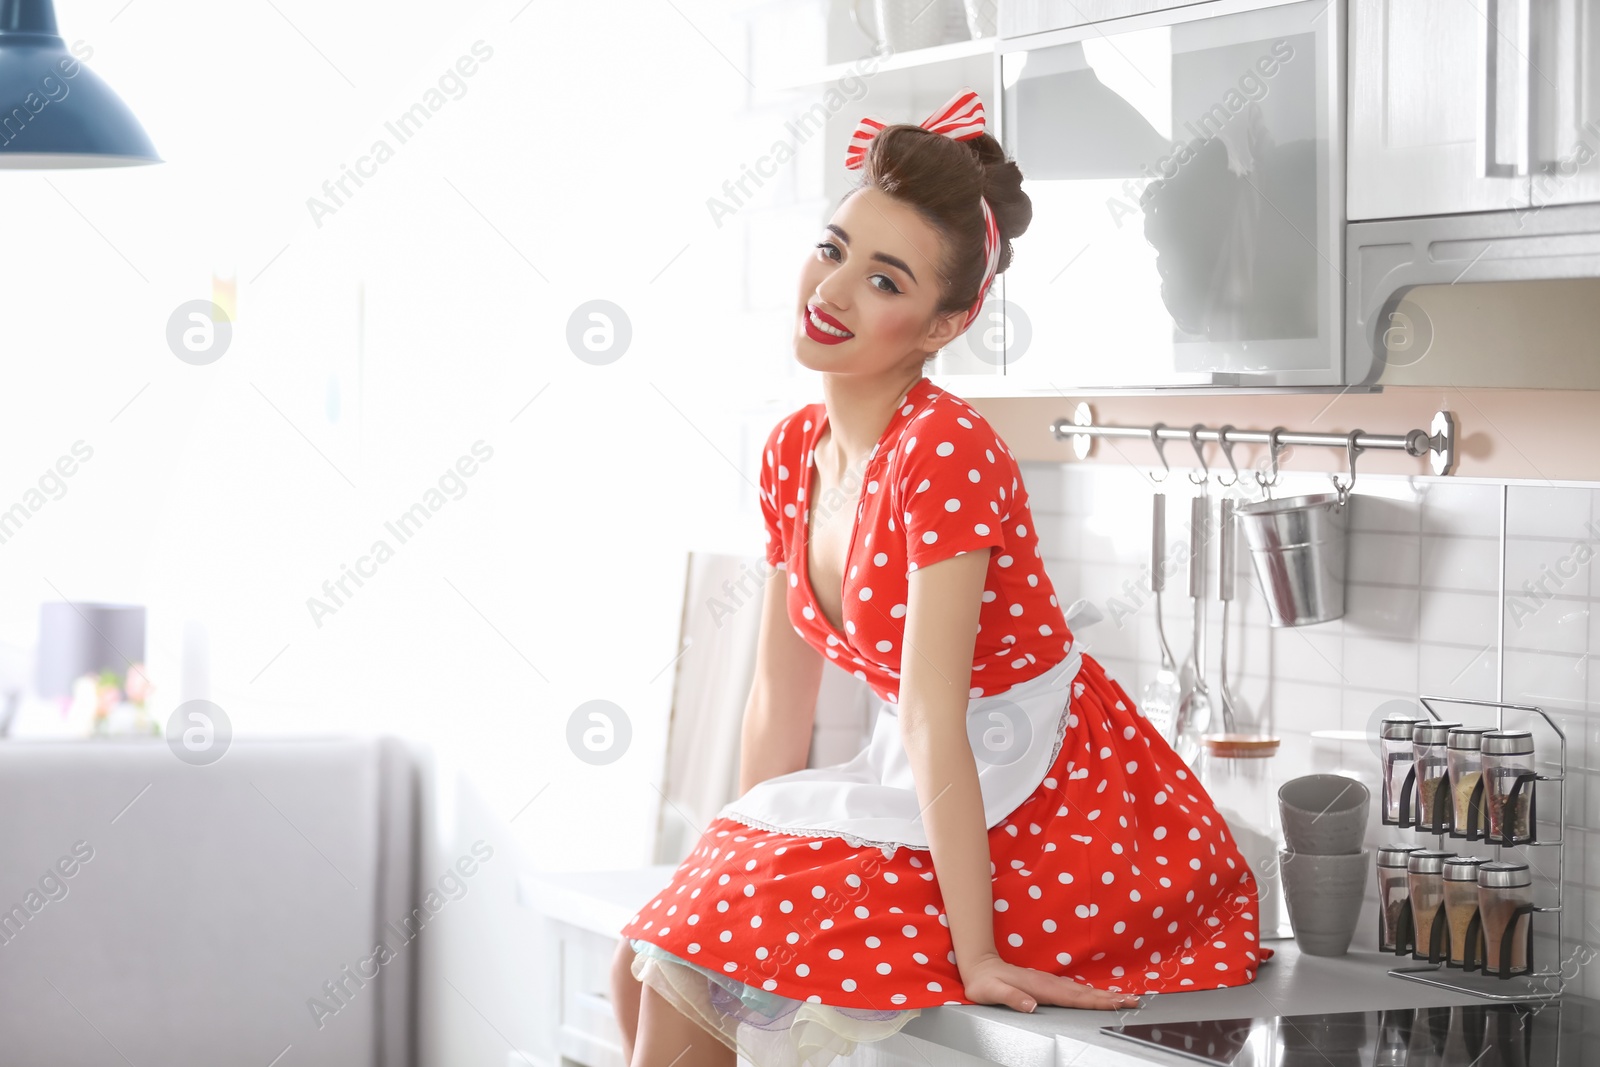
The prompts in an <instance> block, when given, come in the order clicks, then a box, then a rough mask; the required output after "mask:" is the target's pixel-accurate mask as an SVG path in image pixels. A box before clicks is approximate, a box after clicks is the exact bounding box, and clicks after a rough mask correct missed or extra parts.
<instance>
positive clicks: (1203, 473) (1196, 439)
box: [1173, 422, 1211, 737]
mask: <svg viewBox="0 0 1600 1067" xmlns="http://www.w3.org/2000/svg"><path fill="white" fill-rule="evenodd" d="M1204 425H1205V424H1204V423H1199V422H1197V423H1195V424H1194V425H1193V426H1191V427H1189V447H1191V448H1193V449H1194V454H1195V458H1196V459H1198V460H1199V462H1200V477H1199V478H1196V477H1195V472H1194V471H1189V473H1188V477H1189V480H1190V481H1191V482H1193V483H1194V484H1196V485H1198V486H1199V487H1200V491H1201V492H1202V493H1203V492H1205V487H1206V483H1207V482H1208V481H1210V479H1211V468H1209V467H1207V466H1206V456H1205V452H1204V446H1203V445H1201V444H1200V430H1201V428H1202V427H1203V426H1204ZM1189 550H1190V552H1191V556H1190V559H1191V560H1192V559H1193V555H1192V553H1193V551H1194V537H1193V527H1192V524H1191V531H1190V538H1189ZM1191 566H1193V564H1191ZM1195 655H1196V653H1195V650H1194V646H1193V645H1191V646H1190V647H1189V652H1188V655H1186V656H1184V657H1183V662H1182V663H1180V664H1179V665H1178V707H1180V708H1181V707H1182V706H1183V705H1184V703H1185V701H1187V700H1188V695H1189V693H1190V692H1191V691H1193V689H1194V672H1195V668H1194V663H1195ZM1173 736H1174V737H1176V736H1177V722H1176V721H1174V722H1173Z"/></svg>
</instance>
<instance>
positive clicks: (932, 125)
mask: <svg viewBox="0 0 1600 1067" xmlns="http://www.w3.org/2000/svg"><path fill="white" fill-rule="evenodd" d="M920 125H921V126H922V128H923V129H925V130H928V131H929V132H931V133H937V134H940V135H942V136H944V137H948V138H950V139H951V140H954V141H970V140H971V139H972V138H974V137H977V136H978V135H979V134H981V133H983V132H984V118H983V101H981V100H979V99H978V94H977V93H976V92H974V91H973V90H972V88H971V87H970V86H965V87H963V88H962V89H961V91H960V92H958V93H956V95H954V96H952V97H951V98H950V99H949V100H948V101H947V102H946V103H945V104H944V106H942V107H940V108H938V109H937V110H935V111H934V113H933V114H931V115H929V116H928V117H927V118H925V119H923V120H922V122H921V123H920ZM884 126H885V123H884V122H883V121H881V120H879V119H874V118H863V119H862V120H861V121H860V122H859V123H857V124H856V129H855V132H854V133H852V134H851V135H850V147H849V148H847V149H846V150H845V157H844V165H845V169H846V170H860V169H861V168H862V167H863V166H865V165H866V162H867V147H868V145H869V144H871V142H872V139H873V138H874V137H876V136H878V131H880V130H882V129H883V128H884ZM978 206H979V207H980V208H982V210H983V284H981V285H979V286H978V298H977V299H976V300H974V301H973V302H972V306H971V307H970V308H968V309H967V318H966V321H965V322H963V323H962V324H961V328H962V329H966V328H967V327H968V326H971V325H972V320H974V319H976V318H977V317H978V309H979V308H981V307H982V306H983V298H984V296H985V295H986V294H987V293H988V292H989V283H990V282H992V281H994V274H995V270H996V269H997V268H998V267H999V266H1000V227H999V226H998V225H997V224H996V223H995V220H994V212H993V211H992V210H990V208H989V201H988V200H987V199H985V198H984V197H981V196H980V197H978Z"/></svg>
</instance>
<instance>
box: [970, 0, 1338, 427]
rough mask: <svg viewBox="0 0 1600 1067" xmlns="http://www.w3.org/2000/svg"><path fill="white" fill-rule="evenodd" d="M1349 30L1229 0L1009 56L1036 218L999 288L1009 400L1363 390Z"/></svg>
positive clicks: (1004, 108) (1006, 102) (1017, 144)
mask: <svg viewBox="0 0 1600 1067" xmlns="http://www.w3.org/2000/svg"><path fill="white" fill-rule="evenodd" d="M1343 25H1344V7H1343V2H1342V0H1332V2H1331V3H1330V2H1329V0H1302V2H1293V3H1269V2H1266V0H1214V2H1212V3H1206V4H1199V5H1192V6H1184V7H1177V8H1171V9H1167V10H1161V11H1156V12H1151V13H1148V14H1144V15H1136V16H1133V17H1129V18H1120V19H1114V20H1112V21H1109V22H1104V23H1100V24H1097V25H1086V26H1076V27H1071V28H1066V29H1062V30H1054V31H1050V32H1045V33H1035V34H1030V35H1028V36H1025V37H1021V38H1016V39H1013V40H1007V41H1003V42H1002V43H1001V54H1000V71H1001V81H1002V97H1001V108H1000V110H1001V116H1002V130H1003V140H1004V142H1005V145H1006V149H1007V152H1008V154H1009V155H1011V156H1012V157H1013V158H1014V159H1015V160H1016V161H1017V163H1018V165H1019V166H1020V167H1021V170H1022V173H1023V188H1024V189H1025V190H1026V192H1027V193H1028V195H1029V197H1030V198H1031V200H1032V203H1033V220H1032V223H1031V224H1030V226H1029V228H1028V231H1027V232H1026V233H1025V234H1024V235H1022V236H1021V237H1020V238H1018V239H1017V242H1016V245H1015V259H1014V261H1013V263H1012V265H1011V266H1010V268H1009V269H1008V270H1007V272H1006V273H1005V274H1004V275H1002V276H1001V277H1002V283H1001V286H1000V288H1001V292H1002V297H1003V308H1004V312H1005V319H1006V328H1005V330H1004V331H1003V332H1004V342H1005V356H1004V360H1003V371H1004V375H1005V378H1006V381H1007V388H1006V391H1007V392H1009V393H1014V394H1018V395H1022V394H1024V393H1026V392H1030V391H1035V390H1037V391H1041V392H1043V391H1049V390H1053V389H1056V388H1066V387H1069V386H1070V387H1073V388H1083V387H1106V388H1114V387H1147V386H1199V387H1222V388H1225V389H1229V390H1237V389H1240V388H1248V387H1252V386H1298V387H1316V386H1344V385H1349V384H1355V383H1359V382H1360V381H1361V380H1362V379H1363V378H1364V376H1365V375H1366V373H1367V372H1368V370H1369V369H1370V368H1369V366H1368V365H1367V364H1366V363H1364V362H1362V361H1360V360H1357V361H1356V362H1357V363H1360V364H1361V365H1359V366H1347V364H1346V357H1345V351H1344V346H1343V344H1342V342H1341V326H1342V307H1343V305H1342V288H1343V281H1342V270H1341V262H1342V255H1341V249H1342V239H1341V237H1342V224H1343V221H1344V201H1345V196H1344V188H1343V181H1342V178H1343V173H1344V166H1343V153H1342V151H1341V147H1342V144H1343V139H1344V134H1343V108H1342V101H1343V73H1342V72H1343V58H1344V57H1343V32H1342V30H1343ZM977 328H978V327H977V326H975V327H974V329H977ZM1019 387H1020V388H1019Z"/></svg>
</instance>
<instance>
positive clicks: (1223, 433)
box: [1217, 422, 1239, 487]
mask: <svg viewBox="0 0 1600 1067" xmlns="http://www.w3.org/2000/svg"><path fill="white" fill-rule="evenodd" d="M1231 429H1233V424H1232V423H1231V422H1230V423H1226V424H1224V425H1223V427H1222V429H1220V430H1218V431H1217V444H1218V445H1220V446H1222V456H1223V458H1224V459H1226V460H1227V461H1228V466H1229V467H1231V468H1233V480H1232V481H1227V482H1225V481H1223V480H1222V476H1221V475H1218V476H1217V484H1218V485H1220V486H1224V487H1226V486H1230V485H1238V484H1239V465H1238V464H1237V463H1235V462H1234V461H1233V442H1232V441H1230V440H1228V431H1229V430H1231Z"/></svg>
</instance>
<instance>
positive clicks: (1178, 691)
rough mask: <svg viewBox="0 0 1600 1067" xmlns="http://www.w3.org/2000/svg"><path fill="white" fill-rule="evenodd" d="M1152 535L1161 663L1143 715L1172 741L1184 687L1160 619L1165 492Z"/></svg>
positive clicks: (1155, 504)
mask: <svg viewBox="0 0 1600 1067" xmlns="http://www.w3.org/2000/svg"><path fill="white" fill-rule="evenodd" d="M1150 532H1151V538H1150V588H1151V590H1152V591H1153V592H1154V593H1155V603H1156V641H1157V644H1158V645H1159V647H1160V652H1161V665H1160V666H1159V667H1157V668H1156V676H1155V677H1154V678H1153V679H1151V681H1150V684H1149V685H1147V686H1145V687H1144V700H1143V701H1142V704H1143V708H1144V717H1145V718H1146V719H1148V720H1150V724H1151V725H1152V726H1154V727H1155V728H1156V731H1157V732H1158V733H1160V734H1161V736H1162V737H1163V738H1165V739H1166V741H1167V743H1168V744H1171V743H1172V738H1173V733H1172V723H1173V715H1174V714H1175V713H1176V712H1177V710H1178V699H1179V697H1181V696H1182V694H1183V687H1182V685H1180V684H1179V682H1178V670H1177V668H1178V664H1177V661H1176V660H1175V659H1173V656H1172V648H1171V646H1170V645H1168V644H1167V633H1166V628H1165V626H1164V625H1163V623H1162V621H1161V590H1162V589H1163V588H1165V587H1166V584H1167V582H1166V578H1165V576H1164V575H1163V574H1162V563H1163V562H1164V558H1163V557H1165V556H1166V550H1167V496H1166V494H1165V493H1160V492H1158V493H1156V494H1155V496H1154V497H1153V498H1152V505H1151V531H1150Z"/></svg>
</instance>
